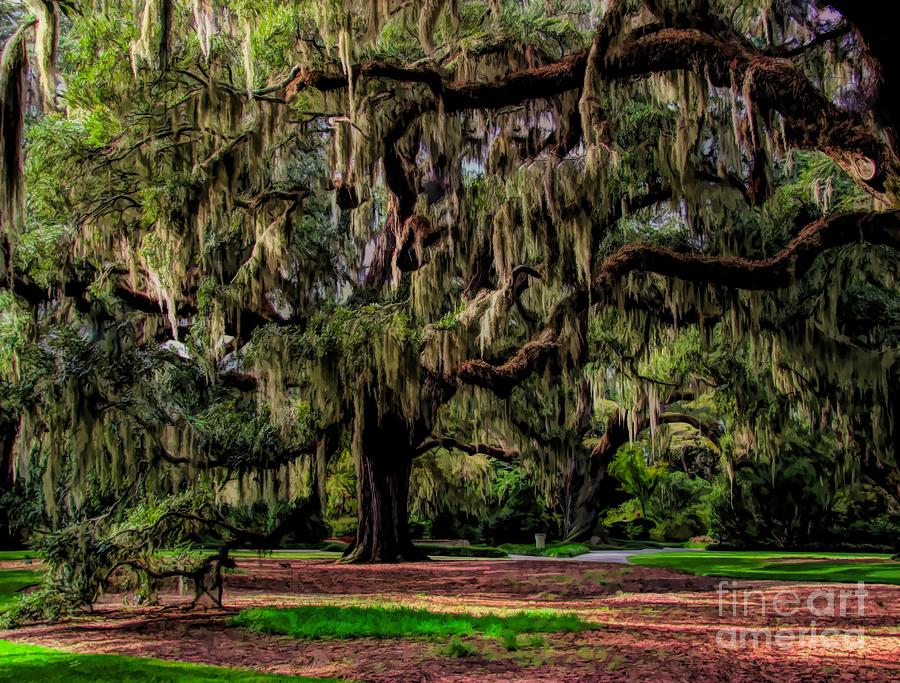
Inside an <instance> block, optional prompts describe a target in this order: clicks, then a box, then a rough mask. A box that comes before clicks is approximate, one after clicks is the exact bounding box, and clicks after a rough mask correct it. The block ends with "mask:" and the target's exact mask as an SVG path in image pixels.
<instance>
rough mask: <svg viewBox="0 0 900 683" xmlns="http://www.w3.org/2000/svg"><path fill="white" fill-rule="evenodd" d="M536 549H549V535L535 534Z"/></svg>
mask: <svg viewBox="0 0 900 683" xmlns="http://www.w3.org/2000/svg"><path fill="white" fill-rule="evenodd" d="M534 547H535V548H537V549H539V550H540V549H541V548H546V547H547V534H535V535H534Z"/></svg>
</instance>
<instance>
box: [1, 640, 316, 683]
mask: <svg viewBox="0 0 900 683" xmlns="http://www.w3.org/2000/svg"><path fill="white" fill-rule="evenodd" d="M0 680H4V681H46V682H47V683H52V682H54V681H60V682H61V683H62V682H65V683H68V682H69V681H159V682H162V681H179V682H183V681H188V682H191V681H261V682H265V683H268V682H269V681H291V682H292V683H298V682H299V683H302V682H303V681H324V680H326V679H323V678H300V677H296V676H276V675H272V674H261V673H258V672H256V671H250V670H247V669H227V668H224V667H218V666H206V665H203V664H189V663H186V662H166V661H163V660H160V659H145V658H143V657H123V656H120V655H82V654H73V653H70V652H62V651H59V650H51V649H49V648H46V647H37V646H34V645H20V644H19V643H10V642H8V641H5V640H0ZM327 680H334V679H327Z"/></svg>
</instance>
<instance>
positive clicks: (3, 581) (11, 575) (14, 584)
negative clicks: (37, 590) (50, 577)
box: [0, 569, 41, 612]
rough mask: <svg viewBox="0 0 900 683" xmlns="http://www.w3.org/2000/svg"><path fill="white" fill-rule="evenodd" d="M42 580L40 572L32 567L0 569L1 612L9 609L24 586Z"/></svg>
mask: <svg viewBox="0 0 900 683" xmlns="http://www.w3.org/2000/svg"><path fill="white" fill-rule="evenodd" d="M40 581H41V575H40V572H36V571H32V570H30V569H3V570H0V612H5V611H6V610H7V609H9V606H10V605H12V603H13V601H14V600H15V599H16V596H18V595H19V593H20V591H21V590H22V589H23V588H28V586H34V585H36V584H38V583H40Z"/></svg>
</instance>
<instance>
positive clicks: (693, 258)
mask: <svg viewBox="0 0 900 683" xmlns="http://www.w3.org/2000/svg"><path fill="white" fill-rule="evenodd" d="M857 242H868V243H869V244H879V245H887V246H891V247H894V248H896V249H900V211H889V212H885V213H874V212H856V213H849V214H841V215H838V216H831V217H829V218H826V219H822V220H819V221H816V222H815V223H811V224H810V225H808V226H806V227H805V228H804V229H803V230H802V231H801V232H800V234H798V235H797V236H796V237H795V238H794V239H792V240H791V241H790V242H789V243H788V244H787V246H786V247H785V248H784V249H782V250H781V251H780V252H778V253H777V254H776V255H775V256H773V257H771V258H767V259H759V260H753V259H747V258H742V257H739V256H709V255H706V254H695V253H683V252H677V251H674V250H672V249H668V248H666V247H661V246H657V245H653V244H646V243H635V244H629V245H626V246H625V247H622V248H621V249H620V250H619V251H618V252H616V253H615V254H613V255H612V256H609V257H608V258H607V259H606V260H605V261H603V263H602V264H601V265H600V268H599V269H598V271H597V273H596V274H595V276H594V295H595V298H598V299H602V298H605V297H608V295H609V294H610V293H611V291H612V289H613V287H614V286H615V284H616V283H617V282H618V281H619V280H620V279H621V278H622V277H624V276H625V275H627V274H629V273H631V272H635V271H638V272H645V273H655V274H657V275H664V276H667V277H674V278H678V279H680V280H684V281H687V282H696V283H702V284H710V285H721V286H725V287H734V288H737V289H749V290H775V289H782V288H784V287H786V286H788V285H790V284H791V282H793V281H794V280H796V279H797V278H798V277H800V276H801V275H803V274H804V273H806V272H807V271H808V270H809V269H810V268H811V267H812V265H813V263H814V262H815V260H816V257H818V256H819V254H821V253H822V252H824V251H826V250H828V249H834V248H835V247H841V246H846V245H848V244H855V243H857Z"/></svg>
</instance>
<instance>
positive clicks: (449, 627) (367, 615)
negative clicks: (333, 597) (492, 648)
mask: <svg viewBox="0 0 900 683" xmlns="http://www.w3.org/2000/svg"><path fill="white" fill-rule="evenodd" d="M232 624H233V625H235V626H241V627H243V628H248V629H250V630H252V631H256V632H258V633H272V634H278V635H287V636H291V637H293V638H298V639H302V640H332V639H348V638H423V639H427V640H444V639H446V638H450V637H452V636H472V635H477V634H481V635H485V636H488V637H492V638H497V637H501V636H502V635H505V634H508V633H512V634H518V633H558V632H564V633H580V632H581V631H585V630H589V629H590V628H592V626H591V625H590V624H589V623H588V622H585V621H583V620H582V619H581V618H580V617H577V616H575V615H573V614H566V613H564V612H558V611H554V610H529V611H524V612H514V613H512V614H508V615H504V616H499V615H495V614H485V615H478V616H474V615H471V614H465V613H452V612H429V611H427V610H421V609H410V608H407V607H330V606H309V607H292V608H286V609H276V608H259V609H248V610H244V611H243V612H241V613H240V614H238V615H237V616H236V617H234V619H232Z"/></svg>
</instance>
